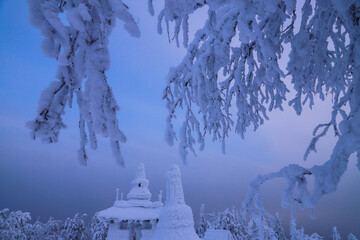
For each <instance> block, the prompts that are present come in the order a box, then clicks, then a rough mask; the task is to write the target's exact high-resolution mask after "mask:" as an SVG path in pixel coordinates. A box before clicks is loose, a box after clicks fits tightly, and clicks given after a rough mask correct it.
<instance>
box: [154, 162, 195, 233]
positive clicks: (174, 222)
mask: <svg viewBox="0 0 360 240" xmlns="http://www.w3.org/2000/svg"><path fill="white" fill-rule="evenodd" d="M166 178H167V183H166V202H165V206H164V207H163V208H162V209H161V212H160V216H159V223H158V225H157V229H156V230H155V232H154V235H153V236H152V238H151V240H201V239H200V238H199V237H198V236H197V235H196V233H195V229H194V218H193V214H192V210H191V208H190V207H189V206H187V205H186V204H185V200H184V192H183V187H182V183H181V174H180V169H179V167H178V166H177V165H173V166H171V168H170V170H169V171H168V172H167V174H166Z"/></svg>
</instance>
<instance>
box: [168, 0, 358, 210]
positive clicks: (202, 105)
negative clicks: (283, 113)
mask: <svg viewBox="0 0 360 240" xmlns="http://www.w3.org/2000/svg"><path fill="white" fill-rule="evenodd" d="M165 2H166V3H168V5H167V6H166V4H165V10H164V11H166V9H167V8H169V9H170V11H171V9H176V6H177V5H172V6H171V4H172V1H166V0H165ZM204 3H205V5H207V7H208V16H207V21H206V23H205V25H204V26H203V28H201V29H199V30H198V31H197V32H196V34H195V37H194V39H193V40H192V42H191V43H190V44H189V46H188V48H187V54H186V56H185V57H184V59H183V61H182V62H181V63H180V64H179V65H178V66H177V67H175V68H172V69H171V70H170V72H169V75H168V78H167V86H166V88H165V91H164V99H165V100H166V102H167V105H166V106H167V108H168V111H169V116H168V118H167V139H168V141H169V143H170V144H172V143H173V142H174V139H175V138H176V134H175V130H174V127H173V126H174V124H173V121H174V119H176V113H177V111H179V109H184V110H185V112H186V118H185V121H184V123H183V125H182V127H181V129H180V134H179V135H180V153H181V155H182V156H183V159H185V158H186V154H187V151H186V149H188V148H189V149H190V150H192V151H194V150H193V149H194V146H193V145H194V144H195V137H194V136H193V135H196V139H197V142H198V143H199V144H200V150H202V149H203V148H204V142H205V140H204V138H205V135H206V134H209V135H212V136H213V137H212V138H213V140H220V141H222V142H223V145H224V141H225V138H226V137H227V136H228V134H229V132H230V131H232V130H233V129H234V130H235V132H236V133H238V134H240V135H241V136H242V137H244V134H245V132H246V130H247V129H248V128H249V127H250V126H252V127H253V128H254V129H255V130H256V129H257V128H258V127H259V126H260V125H262V124H263V123H264V120H265V119H268V117H267V113H268V112H269V111H272V110H273V109H276V108H277V109H280V110H282V108H283V104H284V102H286V101H287V95H286V94H287V92H289V90H288V89H290V88H291V91H292V92H294V93H295V96H294V97H293V98H292V99H290V100H289V101H288V104H289V105H290V106H292V107H293V108H294V110H295V111H296V113H297V114H299V115H300V114H301V112H302V106H303V105H305V104H309V107H310V108H311V107H312V106H313V105H314V98H315V97H319V98H320V99H321V100H324V99H325V98H326V97H328V98H331V100H332V102H333V106H332V113H331V116H330V121H329V122H328V123H325V124H320V125H318V126H317V127H316V128H315V129H314V132H313V135H314V137H313V139H312V141H311V142H310V145H309V147H308V149H307V150H306V152H305V156H304V157H305V158H306V157H307V156H308V154H309V153H310V151H316V143H317V141H318V140H319V139H320V138H321V137H323V136H325V135H326V134H327V132H328V130H329V129H330V128H332V129H333V130H334V133H335V136H337V137H338V141H337V143H336V145H335V147H334V149H333V152H332V155H331V157H330V159H329V160H328V161H327V162H325V163H324V164H323V165H319V166H314V167H312V168H309V169H306V168H303V167H301V166H298V165H289V166H288V167H285V168H283V169H282V170H280V171H279V172H276V173H272V174H268V175H264V176H260V177H258V178H257V179H256V180H255V181H253V182H252V183H251V184H250V193H249V197H248V198H247V200H246V201H245V202H244V208H245V209H246V210H247V211H251V212H252V214H256V212H257V213H258V214H265V210H264V209H263V208H262V204H261V198H260V190H259V188H260V185H261V184H262V183H264V182H265V181H268V180H270V179H273V178H279V177H280V178H284V179H286V181H287V188H286V189H285V190H284V196H283V205H284V206H287V205H291V206H295V205H299V206H300V207H306V208H313V207H314V206H315V204H316V203H317V202H318V201H319V200H320V199H321V197H322V196H323V195H324V194H328V193H331V192H333V191H335V190H336V187H337V185H338V183H339V181H340V178H341V176H342V175H343V174H344V172H345V171H346V169H347V165H348V161H349V156H350V155H351V154H352V153H357V156H358V160H357V161H358V167H359V169H360V130H359V129H360V2H359V1H356V0H349V1H341V0H332V1H327V0H316V1H310V0H306V1H303V2H299V3H297V2H296V1H295V0H270V1H260V0H243V1H232V0H226V1H207V2H204ZM187 6H191V5H190V4H189V5H187ZM299 6H300V7H301V16H300V18H298V16H297V15H296V13H297V12H300V9H298V10H297V8H298V7H299ZM192 7H193V10H195V9H196V7H195V6H192ZM184 13H185V15H186V16H188V15H189V14H191V13H192V11H190V10H187V11H184ZM185 18H186V17H183V15H182V19H185ZM169 20H170V21H175V22H176V21H178V20H177V18H174V19H171V18H169ZM175 36H177V32H176V33H175ZM285 47H290V48H291V51H290V54H289V61H288V65H287V69H286V70H287V72H286V73H284V72H283V71H282V70H281V69H280V67H279V60H280V58H281V57H283V52H284V48H285ZM285 76H288V77H289V78H290V79H291V82H289V83H287V82H285V80H286V78H285ZM234 109H236V114H234V115H233V114H232V113H233V110H234ZM310 174H311V175H313V176H314V179H315V189H314V191H313V192H312V193H309V191H308V188H307V181H306V176H307V175H310Z"/></svg>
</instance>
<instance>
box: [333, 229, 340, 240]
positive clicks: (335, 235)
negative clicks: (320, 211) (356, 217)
mask: <svg viewBox="0 0 360 240" xmlns="http://www.w3.org/2000/svg"><path fill="white" fill-rule="evenodd" d="M333 240H341V237H340V233H339V232H338V230H337V227H336V226H335V227H333Z"/></svg>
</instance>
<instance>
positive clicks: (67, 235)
mask: <svg viewBox="0 0 360 240" xmlns="http://www.w3.org/2000/svg"><path fill="white" fill-rule="evenodd" d="M85 217H86V214H83V215H79V214H78V213H77V214H75V216H74V218H67V219H66V221H65V223H64V226H63V227H62V230H61V233H60V236H61V238H62V239H64V240H65V239H66V240H87V239H88V238H89V236H88V231H87V228H86V226H85Z"/></svg>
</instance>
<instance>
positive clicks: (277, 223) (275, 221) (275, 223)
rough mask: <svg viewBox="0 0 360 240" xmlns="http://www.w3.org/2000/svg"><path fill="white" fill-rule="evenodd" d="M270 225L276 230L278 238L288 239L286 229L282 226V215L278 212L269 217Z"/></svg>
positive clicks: (281, 239) (280, 239)
mask: <svg viewBox="0 0 360 240" xmlns="http://www.w3.org/2000/svg"><path fill="white" fill-rule="evenodd" d="M269 227H270V228H271V229H272V230H273V231H274V234H275V236H276V239H278V240H286V236H285V231H284V228H283V226H282V221H281V217H280V215H279V214H278V213H276V215H275V216H274V217H272V218H270V219H269Z"/></svg>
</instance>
